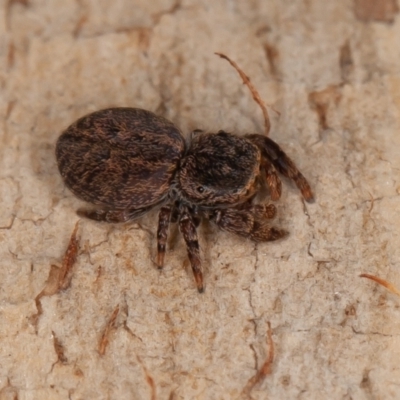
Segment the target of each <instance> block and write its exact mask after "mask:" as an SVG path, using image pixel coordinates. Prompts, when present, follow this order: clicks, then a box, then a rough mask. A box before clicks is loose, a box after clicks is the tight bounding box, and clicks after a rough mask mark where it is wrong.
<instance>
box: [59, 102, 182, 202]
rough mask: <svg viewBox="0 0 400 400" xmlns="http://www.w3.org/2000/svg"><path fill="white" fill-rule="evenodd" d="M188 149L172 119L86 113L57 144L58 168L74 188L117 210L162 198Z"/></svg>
mask: <svg viewBox="0 0 400 400" xmlns="http://www.w3.org/2000/svg"><path fill="white" fill-rule="evenodd" d="M184 151H185V142H184V139H183V137H182V135H181V133H180V131H179V130H178V129H177V128H176V127H175V126H174V125H173V124H172V123H171V122H170V121H168V120H166V119H165V118H162V117H159V116H156V115H155V114H153V113H152V112H150V111H146V110H142V109H137V108H109V109H106V110H100V111H96V112H94V113H91V114H89V115H86V116H84V117H82V118H80V119H79V120H78V121H76V122H75V123H74V124H72V125H71V126H70V127H68V128H67V129H66V130H65V131H64V132H63V133H62V135H61V136H60V138H59V139H58V141H57V145H56V156H57V163H58V168H59V170H60V173H61V176H62V177H63V179H64V182H65V183H66V185H67V186H68V187H69V188H70V189H71V191H72V192H73V193H74V194H75V195H76V196H77V197H79V198H81V199H82V200H85V201H87V202H89V203H93V204H97V205H101V206H105V207H109V208H112V209H116V210H117V209H120V210H122V209H131V210H132V209H133V210H134V209H136V208H143V207H148V206H150V205H152V204H157V203H159V202H160V201H162V199H163V198H164V197H165V196H166V195H167V193H168V191H169V188H170V184H171V180H172V179H173V176H174V174H175V172H176V170H177V168H178V166H179V161H180V159H181V157H182V156H183V154H184Z"/></svg>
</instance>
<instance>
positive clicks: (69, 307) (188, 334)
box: [0, 0, 400, 400]
mask: <svg viewBox="0 0 400 400" xmlns="http://www.w3.org/2000/svg"><path fill="white" fill-rule="evenodd" d="M376 3H378V4H376ZM397 11H398V8H397V6H396V4H395V3H394V2H393V0H390V1H389V0H387V1H380V2H373V1H370V0H356V1H350V0H338V1H329V2H328V1H323V0H303V1H301V0H295V1H292V0H285V1H282V0H270V1H266V0H247V1H240V0H236V1H235V0H230V1H229V0H213V1H206V0H196V1H194V0H181V1H179V0H176V1H172V0H153V1H151V2H150V1H148V0H132V1H128V0H115V1H113V2H108V1H105V0H100V1H99V0H75V1H74V0H63V1H61V0H8V1H7V0H2V1H1V6H0V58H1V60H0V84H1V90H0V110H1V111H0V114H1V115H0V135H1V158H0V165H1V167H0V193H1V207H0V254H1V255H0V344H1V345H0V399H1V400H3V399H19V400H22V399H24V400H25V399H140V400H142V399H235V398H242V397H243V396H241V391H242V389H243V388H244V387H245V385H246V383H247V381H248V379H249V378H250V377H252V376H253V375H254V374H255V373H256V371H257V369H258V368H260V367H261V365H262V363H263V362H264V360H265V359H266V357H267V355H268V340H267V330H268V325H267V322H268V321H270V323H271V326H272V333H273V335H272V337H273V341H274V343H275V360H274V363H273V365H272V373H271V374H270V375H269V376H268V377H267V378H266V379H265V380H264V381H263V382H260V383H259V384H258V385H256V386H255V387H254V389H253V390H252V391H251V397H252V398H253V399H266V398H271V399H278V398H279V399H285V398H287V399H297V398H299V399H300V398H302V399H321V398H330V399H383V398H384V399H395V398H400V394H399V393H400V367H399V359H400V300H399V298H396V297H394V295H391V294H388V293H387V292H386V291H385V289H384V288H382V287H378V286H377V285H376V284H374V283H372V282H370V281H368V280H365V279H362V278H359V274H360V273H362V272H367V273H373V274H376V275H378V276H380V277H382V278H385V279H388V280H390V281H391V282H393V283H394V284H396V285H397V286H400V271H399V259H400V247H399V239H400V228H399V227H400V196H399V194H400V172H399V171H400V157H399V149H400V134H399V125H400V41H399V38H400V17H399V15H398V14H397ZM215 51H220V52H224V53H226V54H228V55H229V56H230V57H232V58H233V59H234V60H236V61H237V62H238V64H239V65H240V66H241V67H242V68H243V69H244V71H245V72H246V73H247V74H248V75H249V76H250V77H251V78H252V81H253V83H254V84H255V85H256V86H257V88H258V89H259V91H260V93H261V94H262V97H263V98H264V99H265V100H266V102H268V103H269V104H271V105H273V106H274V107H275V108H276V109H277V110H279V111H280V113H281V114H280V117H278V116H277V114H275V113H271V117H272V125H273V126H272V131H271V137H272V138H273V139H274V140H276V141H277V142H279V143H280V144H281V145H282V147H283V148H284V149H285V150H286V151H287V152H288V154H290V155H291V156H292V158H293V159H294V160H295V162H296V163H297V165H298V166H299V168H300V169H301V170H302V172H303V173H304V174H305V175H306V176H307V178H308V179H309V181H310V183H311V185H312V187H313V189H314V191H315V193H316V199H317V201H316V203H314V204H311V205H309V204H304V203H303V201H302V199H301V197H300V195H299V192H298V191H297V190H296V189H295V188H294V187H293V186H291V185H290V184H288V182H286V181H285V182H284V191H283V196H282V199H281V200H280V201H279V202H277V203H276V205H277V207H278V212H279V215H278V217H277V219H276V221H275V222H274V224H275V225H276V226H280V227H284V228H285V229H287V230H289V231H290V233H291V234H290V236H289V237H288V238H287V239H285V240H282V241H280V242H276V243H266V244H258V245H255V244H253V243H251V242H248V241H245V240H243V239H241V238H238V237H235V236H232V235H230V234H228V233H224V232H219V231H217V230H216V229H215V228H214V227H213V226H211V225H205V226H203V227H202V228H201V229H200V237H201V245H202V252H203V260H204V270H205V282H206V285H207V286H206V292H205V293H204V294H203V295H199V294H198V293H197V291H196V289H195V285H194V281H193V277H192V275H191V271H190V268H188V263H187V261H186V250H185V247H184V245H183V243H182V239H181V237H180V235H179V234H176V235H175V236H176V237H175V239H173V240H172V241H171V246H170V251H169V252H168V253H167V259H166V268H165V269H164V271H163V272H162V273H159V272H158V271H157V270H156V268H155V267H154V262H153V260H154V258H155V230H156V218H157V215H156V212H155V211H154V212H152V213H150V214H149V215H147V216H146V217H144V218H142V219H141V220H140V221H138V222H135V223H131V224H127V225H115V226H113V225H105V224H98V223H95V222H92V221H87V220H82V221H81V222H80V225H79V235H80V237H81V250H80V253H79V256H78V261H77V263H76V264H75V266H74V269H73V272H72V281H71V285H70V287H69V288H68V289H66V290H64V291H61V292H59V293H57V294H55V295H53V296H48V297H43V298H42V300H41V304H42V308H43V313H42V315H41V316H40V317H39V319H38V320H37V321H36V324H35V318H34V316H35V314H36V313H37V310H36V305H35V297H36V296H37V295H38V293H40V292H41V290H42V289H43V287H44V286H45V283H46V280H47V278H48V275H49V271H50V266H51V265H52V264H57V265H60V262H61V260H62V257H63V255H64V252H65V250H66V247H67V245H68V241H69V238H70V235H71V232H72V230H73V227H74V225H75V222H76V221H77V220H78V217H77V216H76V209H77V208H79V207H80V206H81V205H82V204H81V203H80V202H79V201H78V200H76V199H75V198H74V197H73V196H72V195H71V193H70V192H69V191H68V190H66V189H65V187H64V186H63V183H62V181H61V178H60V176H59V174H58V171H57V168H56V163H55V159H54V144H55V141H56V139H57V137H58V135H59V133H60V132H61V131H62V130H63V129H64V128H65V127H66V126H68V125H69V124H70V123H71V122H73V121H74V120H75V119H76V118H78V117H79V116H81V115H84V114H85V113H88V112H91V111H94V110H97V109H100V108H104V107H109V106H133V107H142V108H146V109H149V110H152V111H155V112H157V113H158V114H160V115H163V116H165V117H167V118H169V119H171V120H172V121H173V122H174V123H175V124H176V125H177V126H179V127H180V128H181V129H182V132H183V133H184V134H187V133H188V132H190V130H191V129H194V128H200V129H206V130H211V131H213V130H218V129H224V130H228V131H232V132H237V133H245V132H262V130H263V120H262V115H261V112H260V110H259V109H258V107H257V106H256V105H255V104H254V102H253V100H252V98H251V96H250V95H249V93H248V91H247V89H246V87H244V86H243V85H242V84H241V81H240V79H239V77H238V75H237V74H236V72H235V71H234V70H233V69H232V68H231V67H230V66H229V65H228V63H227V62H226V61H223V60H221V59H219V58H218V57H216V56H215V55H213V52H215ZM117 306H119V307H120V312H119V314H118V316H117V319H116V321H115V326H114V329H112V330H111V333H110V335H109V344H108V346H107V348H106V351H105V354H104V355H100V354H99V352H98V348H99V340H100V338H101V335H102V332H104V329H105V327H106V325H107V321H108V320H109V319H110V317H111V315H112V312H113V310H114V309H115V308H116V307H117Z"/></svg>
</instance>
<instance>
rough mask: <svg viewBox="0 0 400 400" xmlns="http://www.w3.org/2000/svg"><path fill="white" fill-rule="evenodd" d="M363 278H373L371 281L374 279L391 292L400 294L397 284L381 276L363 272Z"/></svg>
mask: <svg viewBox="0 0 400 400" xmlns="http://www.w3.org/2000/svg"><path fill="white" fill-rule="evenodd" d="M360 277H361V278H368V279H371V281H374V282H376V283H379V285H381V286H383V287H385V288H386V289H387V290H389V292H390V293H393V294H396V295H397V296H400V290H399V289H397V287H396V286H394V285H393V284H392V283H390V282H388V281H385V280H384V279H382V278H379V277H377V276H375V275H370V274H361V275H360Z"/></svg>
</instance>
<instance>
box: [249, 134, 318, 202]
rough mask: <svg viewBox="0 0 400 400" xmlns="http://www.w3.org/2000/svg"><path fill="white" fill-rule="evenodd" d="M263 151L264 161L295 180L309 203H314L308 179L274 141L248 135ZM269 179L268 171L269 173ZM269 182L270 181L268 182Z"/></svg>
mask: <svg viewBox="0 0 400 400" xmlns="http://www.w3.org/2000/svg"><path fill="white" fill-rule="evenodd" d="M246 138H248V139H250V140H251V141H252V142H253V143H254V144H256V145H257V147H258V148H259V149H260V150H261V155H262V157H263V159H264V160H269V161H270V162H271V163H272V165H273V166H274V167H275V169H276V170H278V171H279V172H280V173H281V174H282V175H284V176H286V177H287V178H289V179H291V180H293V182H294V183H295V184H296V186H297V187H298V188H299V189H300V191H301V194H302V195H303V197H304V198H305V199H306V200H307V201H313V200H314V196H313V193H312V190H311V187H310V185H309V183H308V182H307V179H306V178H305V177H304V176H303V174H302V173H301V172H300V171H299V170H298V169H297V167H296V165H295V163H294V162H293V161H292V160H291V159H290V158H289V157H288V156H287V155H286V153H285V152H284V151H283V150H282V149H281V148H280V147H279V145H278V144H277V143H275V142H274V141H273V140H272V139H270V138H268V137H266V136H263V135H258V134H251V135H246ZM267 178H268V171H267ZM267 181H268V180H267Z"/></svg>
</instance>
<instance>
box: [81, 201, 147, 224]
mask: <svg viewBox="0 0 400 400" xmlns="http://www.w3.org/2000/svg"><path fill="white" fill-rule="evenodd" d="M153 207H154V205H152V206H149V207H143V208H137V209H134V210H129V209H127V210H107V209H101V208H99V209H81V210H78V211H77V214H78V215H79V216H80V217H85V218H89V219H93V220H94V221H100V222H112V223H118V222H128V221H132V220H134V219H136V218H139V217H141V216H142V215H143V214H146V213H147V212H148V211H149V210H151V209H152V208H153Z"/></svg>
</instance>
